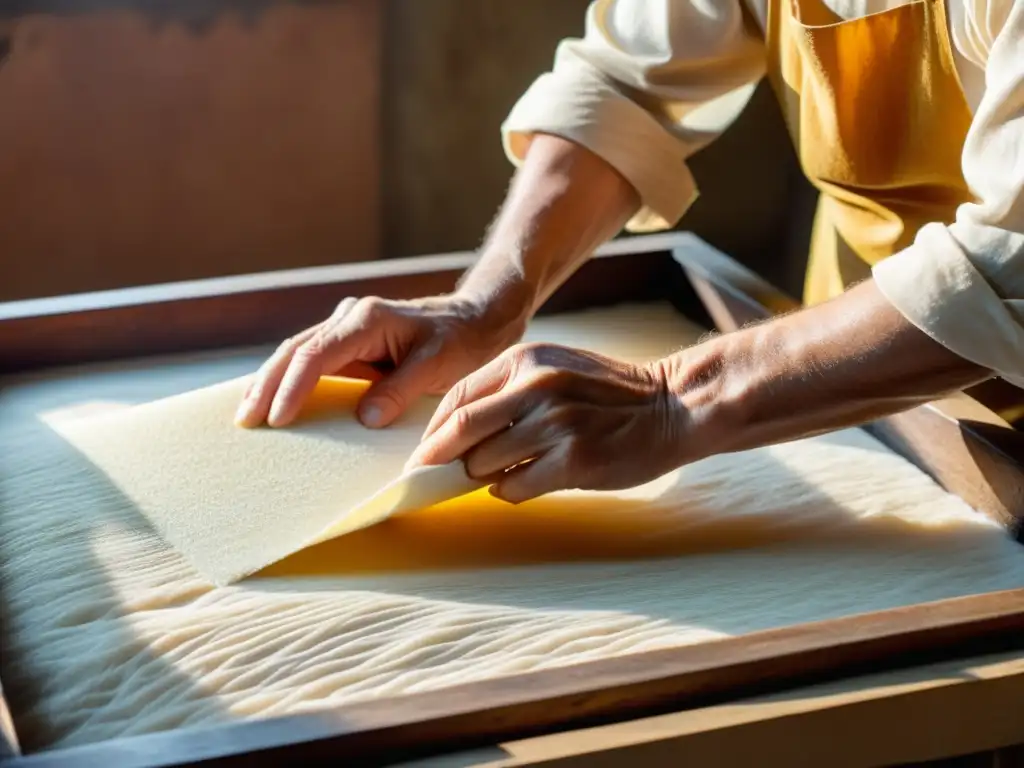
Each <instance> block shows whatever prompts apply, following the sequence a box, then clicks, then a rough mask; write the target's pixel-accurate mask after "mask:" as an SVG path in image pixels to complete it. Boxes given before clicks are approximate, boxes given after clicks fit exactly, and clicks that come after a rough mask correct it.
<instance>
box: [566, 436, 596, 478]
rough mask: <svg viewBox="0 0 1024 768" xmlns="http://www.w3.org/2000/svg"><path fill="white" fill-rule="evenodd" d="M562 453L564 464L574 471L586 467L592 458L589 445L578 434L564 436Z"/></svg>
mask: <svg viewBox="0 0 1024 768" xmlns="http://www.w3.org/2000/svg"><path fill="white" fill-rule="evenodd" d="M563 455H564V462H565V466H566V467H567V468H569V469H572V470H576V471H579V470H586V469H588V468H589V467H590V466H591V464H592V463H593V460H594V456H593V451H592V449H591V446H590V445H589V444H588V442H587V441H586V440H585V439H583V438H582V437H581V436H580V435H570V436H569V437H567V438H566V441H565V448H564V451H563Z"/></svg>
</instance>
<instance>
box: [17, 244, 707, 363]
mask: <svg viewBox="0 0 1024 768" xmlns="http://www.w3.org/2000/svg"><path fill="white" fill-rule="evenodd" d="M691 238H692V236H690V235H687V234H685V233H674V232H673V233H667V234H660V235H646V236H640V237H631V238H623V239H620V240H613V241H611V242H609V243H607V244H605V245H604V246H603V247H602V248H600V249H599V250H598V251H597V253H596V254H595V257H594V258H593V259H591V260H590V261H588V262H587V263H586V264H585V265H584V266H583V267H582V268H581V269H580V270H579V271H578V272H577V273H576V274H574V275H573V276H572V277H571V278H570V279H569V280H568V281H567V282H566V284H565V285H564V286H562V288H561V289H560V290H559V291H558V292H556V294H555V295H554V296H553V297H552V298H551V299H550V300H549V301H548V302H547V303H546V304H545V307H544V310H543V311H547V312H550V311H564V310H566V309H575V308H582V307H588V306H601V305H606V304H611V303H615V302H618V301H628V300H636V301H643V300H647V301H649V300H652V299H655V298H662V297H663V296H664V293H665V286H666V282H667V280H668V277H669V274H670V272H671V271H672V270H673V269H674V266H673V264H672V261H671V257H670V255H669V254H670V252H671V250H672V249H673V248H675V247H677V246H679V245H680V244H682V243H685V242H688V241H689V239H691ZM475 259H476V254H474V253H469V252H466V253H453V254H440V255H433V256H421V257H415V258H407V259H391V260H384V261H374V262H361V263H355V264H342V265H338V266H332V267H314V268H309V269H296V270H284V271H279V272H267V273H260V274H251V275H239V276H237V277H225V278H211V279H208V280H195V281H191V282H183V283H170V284H165V285H152V286H144V287H139V288H125V289H121V290H115V291H103V292H98V293H87V294H78V295H72V296H58V297H54V298H43V299H32V300H28V301H17V302H7V303H0V373H19V372H25V371H30V370H36V369H41V368H49V367H55V366H63V365H77V364H84V363H94V362H102V361H107V360H117V359H123V358H129V357H140V356H148V355H161V354H173V353H178V352H193V351H200V350H207V349H217V348H224V347H231V346H247V345H252V344H264V343H273V342H278V341H281V340H283V339H284V338H286V337H287V336H288V335H290V334H293V333H295V332H297V331H299V330H301V329H302V328H305V327H308V326H310V325H312V324H314V323H317V322H320V321H321V320H323V319H324V318H325V317H327V316H328V315H329V314H330V313H331V311H333V309H334V307H335V306H336V305H337V304H338V302H340V301H341V300H342V299H343V298H345V297H346V296H366V295H377V296H384V297H386V298H393V299H407V298H415V297H420V296H427V295H436V294H441V293H446V292H448V291H451V290H452V289H453V288H454V287H455V284H456V282H457V280H458V278H459V277H460V275H462V274H463V273H464V272H465V270H466V269H467V268H468V267H470V266H471V265H472V264H473V263H474V261H475Z"/></svg>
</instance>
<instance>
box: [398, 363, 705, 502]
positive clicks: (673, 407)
mask: <svg viewBox="0 0 1024 768" xmlns="http://www.w3.org/2000/svg"><path fill="white" fill-rule="evenodd" d="M688 423H689V418H688V414H687V413H686V411H685V410H684V409H683V407H682V406H681V404H680V402H679V401H678V400H677V399H676V398H675V397H673V396H672V395H671V394H670V393H669V391H668V388H667V383H666V381H665V376H664V371H663V370H662V368H661V366H660V365H659V364H653V365H647V366H637V365H629V364H626V363H622V362H618V361H616V360H611V359H608V358H605V357H601V356H599V355H594V354H591V353H587V352H581V351H578V350H574V349H568V348H566V347H561V346H556V345H553V344H522V345H517V346H515V347H512V348H510V349H508V350H507V351H505V352H504V353H503V354H502V355H500V356H499V357H498V358H497V359H495V360H494V361H493V362H491V363H490V364H488V365H486V366H484V367H483V368H482V369H480V370H479V371H476V372H475V373H472V374H470V375H469V376H468V377H467V378H465V379H463V380H462V381H460V382H459V383H458V384H456V385H455V387H454V388H453V389H452V390H451V391H450V392H449V393H448V395H447V396H446V397H445V399H444V400H443V401H442V403H441V405H440V406H439V408H438V410H437V412H436V413H435V415H434V418H433V420H432V421H431V422H430V425H429V426H428V427H427V431H426V433H425V435H424V441H423V442H422V443H421V445H420V447H419V448H418V449H417V451H416V453H415V454H414V455H413V456H412V458H411V459H410V461H409V465H410V466H415V465H421V464H444V463H447V462H450V461H453V460H455V459H458V458H460V457H461V458H462V459H463V460H464V462H465V465H466V470H467V472H468V473H469V475H470V476H471V477H474V478H477V479H480V480H483V481H485V482H489V483H490V482H494V485H493V487H492V493H494V494H495V495H496V496H498V497H499V498H501V499H504V500H506V501H510V502H514V503H518V502H521V501H525V500H527V499H530V498H533V497H535V496H539V495H541V494H544V493H549V492H552V491H557V490H562V489H569V488H584V489H592V490H610V489H617V488H627V487H632V486H635V485H639V484H641V483H644V482H646V481H648V480H652V479H654V478H656V477H658V476H659V475H661V474H664V473H665V472H667V471H669V470H671V469H672V468H673V466H674V465H675V464H676V463H678V459H679V455H680V446H682V444H683V434H684V432H685V431H686V429H687V425H688ZM524 462H527V463H524Z"/></svg>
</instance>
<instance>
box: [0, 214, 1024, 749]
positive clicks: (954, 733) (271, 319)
mask: <svg viewBox="0 0 1024 768" xmlns="http://www.w3.org/2000/svg"><path fill="white" fill-rule="evenodd" d="M472 259H473V256H472V255H471V254H453V255H447V256H432V257H423V258H419V259H405V260H400V261H388V262H382V263H370V264H357V265H345V266H339V267H324V268H313V269H307V270H296V271H290V272H278V273H265V274H257V275H249V276H245V277H238V278H223V279H216V280H205V281H199V282H191V283H179V284H169V285H162V286H149V287H144V288H135V289H126V290H122V291H113V292H107V293H100V294H87V295H77V296H67V297H60V298H55V299H45V300H37V301H28V302H18V303H9V304H2V305H0V371H2V372H3V373H7V374H13V373H24V372H28V371H40V370H44V369H52V368H56V367H59V366H64V365H73V364H80V363H89V362H95V361H101V360H104V361H116V360H126V359H130V358H133V357H139V356H145V355H153V354H165V353H174V352H187V351H198V350H214V349H218V348H225V347H231V346H239V345H249V344H257V343H264V342H273V341H277V340H280V339H281V338H284V337H285V336H287V335H288V334H291V333H294V332H295V331H297V330H299V329H301V328H302V327H305V326H306V325H309V324H312V323H314V322H317V321H318V320H320V319H322V318H323V317H324V316H326V315H327V314H328V313H329V312H330V311H331V309H333V307H334V305H335V304H336V303H337V302H338V301H339V300H340V299H342V298H343V297H345V296H359V295H367V294H374V295H382V296H387V297H392V298H405V297H412V296H417V295H424V294H431V293H438V292H443V291H446V290H449V289H450V288H451V287H452V286H453V285H454V282H455V280H456V278H457V277H458V275H459V274H460V273H461V272H462V271H463V270H464V269H465V268H466V267H467V266H468V265H469V264H470V263H471V262H472ZM680 265H681V266H682V269H680ZM666 299H667V300H670V301H671V302H672V303H673V304H674V305H675V306H676V307H677V308H678V309H679V310H680V311H682V312H684V313H687V314H689V315H691V316H692V317H694V318H696V319H703V320H707V319H708V318H709V317H710V319H711V320H712V321H713V322H714V323H715V324H716V325H717V326H718V327H719V328H720V329H722V330H728V329H730V328H731V327H735V325H736V324H738V323H743V322H747V321H749V320H754V319H757V318H760V317H764V316H766V315H767V314H770V313H771V312H774V311H786V310H788V309H790V308H792V307H793V306H794V303H793V302H792V300H790V299H787V298H786V297H785V296H783V295H781V294H780V293H779V292H777V291H775V290H774V289H772V288H771V286H769V285H767V284H765V283H764V282H763V281H761V280H759V279H758V278H757V277H756V276H755V275H752V274H751V273H749V272H747V271H746V270H744V269H743V268H742V267H740V266H739V265H737V264H735V263H734V262H732V261H731V260H729V259H728V258H726V257H725V256H723V255H722V254H720V253H718V252H716V251H714V250H713V249H711V248H710V247H708V246H707V245H705V244H703V243H702V242H700V241H699V240H697V239H696V238H693V237H692V236H689V235H686V234H667V235H658V236H651V237H644V238H636V239H630V240H620V241H616V242H614V243H612V244H610V245H609V246H607V247H605V248H604V249H602V251H601V252H600V254H599V256H598V257H597V258H595V259H593V260H592V261H591V262H589V263H588V264H587V265H586V266H585V267H583V268H582V269H581V270H580V271H579V272H578V273H577V274H576V275H575V276H574V277H573V278H572V279H571V280H569V281H568V282H567V283H566V285H565V286H564V287H563V288H562V289H561V290H560V291H559V292H558V293H557V294H556V295H555V296H554V297H553V298H552V299H551V301H550V302H548V304H547V305H546V306H545V308H544V311H545V312H560V311H567V310H571V309H580V308H584V307H595V306H600V305H608V304H612V303H617V302H622V301H657V300H666ZM870 429H871V430H872V431H873V432H874V433H875V434H876V435H878V437H879V438H880V439H881V440H882V441H883V442H885V443H887V444H888V445H889V446H890V447H892V448H893V449H894V450H896V451H897V452H899V453H901V454H902V455H904V456H906V457H907V458H909V459H910V460H911V461H914V462H915V463H916V464H918V466H920V467H921V468H922V469H924V470H925V471H927V472H929V473H930V474H931V475H932V476H933V477H935V478H936V479H937V480H938V481H939V482H940V483H941V484H942V485H943V486H944V487H945V488H946V489H947V490H949V491H951V492H953V493H956V494H958V495H960V496H961V497H963V498H964V499H965V500H967V501H968V502H969V503H971V504H972V505H973V506H974V507H975V508H977V509H978V510H980V511H982V512H984V513H985V514H987V515H989V516H991V517H992V518H993V519H995V520H998V521H999V522H1000V523H1002V524H1004V525H1005V526H1006V528H1007V530H1008V531H1009V532H1010V534H1011V535H1019V532H1020V521H1021V520H1022V519H1024V502H1022V485H1024V469H1022V462H1024V445H1022V442H1021V435H1020V434H1019V433H1018V432H1016V431H1014V430H1013V429H1011V428H1010V427H1009V425H1007V424H1006V423H1005V422H1003V421H1001V420H1000V419H999V418H998V417H997V416H995V414H993V413H991V412H990V411H988V410H987V409H985V408H984V407H982V406H981V405H980V404H978V403H976V402H974V401H972V400H971V399H970V398H966V397H958V398H952V399H950V400H948V401H945V402H943V403H938V404H935V405H929V406H925V407H921V408H917V409H915V410H913V411H911V412H908V413H906V414H901V415H899V416H896V417H892V418H889V419H885V420H882V421H881V422H879V423H877V424H874V425H871V427H870ZM0 439H2V436H0ZM0 513H2V512H0ZM1022 556H1024V551H1022ZM1022 648H1024V589H1015V590H1010V591H1005V592H1000V593H989V594H981V595H975V596H971V597H966V598H959V599H953V600H945V601H942V602H937V603H931V604H926V605H913V606H908V607H905V608H899V609H895V610H889V611H884V612H879V613H871V614H864V615H859V616H851V617H846V618H842V619H836V620H830V621H823V622H818V623H814V624H804V625H797V626H790V627H785V628H782V629H776V630H770V631H765V632H758V633H753V634H748V635H741V636H737V637H732V638H728V639H724V640H718V641H714V642H708V643H704V644H700V645H696V646H691V647H685V648H679V649H672V650H661V651H652V652H647V653H640V654H634V655H630V656H624V657H620V658H615V659H609V660H603V661H595V662H588V663H585V664H578V665H575V666H571V667H565V668H560V669H553V670H550V671H544V672H535V673H530V674H523V675H518V676H513V677H506V678H501V679H496V680H492V681H486V682H479V683H471V684H466V685H461V686H458V687H453V688H449V689H446V690H445V691H443V692H435V693H430V694H414V695H407V696H401V697H395V698H390V699H382V700H377V701H372V702H368V703H363V704H355V705H351V706H343V707H338V708H336V709H329V710H325V711H323V712H320V713H317V714H310V715H302V716H295V717H288V718H281V719H275V720H268V721H261V722H253V723H243V724H239V725H230V726H224V727H218V728H212V729H209V730H206V731H197V732H192V733H189V734H188V735H185V734H178V733H175V732H167V733H161V734H154V735H149V736H142V737H138V738H125V739H118V740H115V741H111V742H105V743H100V744H96V745H93V746H89V747H83V748H80V749H75V750H68V751H64V752H51V753H45V754H40V755H37V756H30V757H25V758H12V759H11V760H10V766H11V767H12V768H14V767H15V766H19V767H20V766H25V767H26V768H27V767H28V766H54V765H62V766H63V765H75V766H83V767H85V766H103V768H127V767H128V766H158V765H159V766H171V765H194V764H202V765H245V766H250V765H278V764H281V763H283V762H286V761H293V762H307V761H312V760H317V759H325V758H331V759H334V760H338V761H339V762H341V763H343V764H345V765H353V764H370V765H381V764H388V763H394V762H395V761H398V760H402V759H406V760H407V759H409V758H411V757H414V756H430V755H445V754H447V755H448V756H449V758H450V759H453V760H454V759H460V758H458V755H457V754H453V753H455V752H457V751H458V750H463V749H465V748H469V747H475V746H483V747H485V748H492V749H493V746H492V745H494V744H498V743H502V744H504V745H505V746H504V748H503V749H504V751H505V752H506V753H510V754H512V755H514V756H517V757H515V758H514V760H519V762H514V761H513V762H511V763H508V762H506V763H501V764H516V765H518V764H545V765H553V764H558V765H577V764H579V765H584V764H585V765H605V764H610V762H609V761H618V762H626V761H628V760H633V761H634V762H636V761H638V760H642V764H644V765H651V764H658V763H657V762H656V760H668V761H669V762H671V760H670V759H669V758H668V757H665V756H666V755H669V756H674V757H678V756H681V755H686V756H687V757H688V759H692V760H693V761H694V764H709V763H708V761H711V760H713V762H712V764H715V765H732V764H736V765H742V764H751V763H750V762H744V760H748V761H749V760H750V759H752V758H753V759H756V761H757V762H756V764H761V765H776V764H777V765H794V764H800V761H799V760H797V759H796V757H795V755H797V754H804V753H805V754H806V755H809V756H811V757H814V756H818V757H820V758H821V759H819V760H817V761H811V762H809V763H806V764H815V765H820V764H822V763H823V761H824V762H827V763H828V764H829V765H874V764H880V763H879V760H882V762H891V761H892V759H898V760H903V761H906V760H919V759H930V758H934V757H939V756H944V755H950V754H953V753H955V752H957V751H963V752H970V751H979V750H987V749H993V748H996V747H1001V746H1005V745H1009V744H1013V743H1017V742H1022V741H1024V731H1022V730H1021V729H1022V728H1024V714H1021V713H1024V687H1022V675H1024V669H1022V661H1021V655H1020V653H1021V649H1022ZM0 650H2V649H0ZM991 654H1002V655H1001V656H991V657H990V658H988V659H987V660H986V658H985V655H991ZM964 659H973V660H971V661H964ZM924 664H932V665H938V666H932V667H927V668H921V669H913V667H920V666H921V665H924ZM893 670H896V671H895V672H894V671H893ZM886 671H887V672H888V675H889V676H888V677H886V676H882V677H875V678H873V679H872V678H868V679H867V680H865V679H857V676H858V675H864V674H867V673H871V674H874V675H880V674H882V673H883V672H886ZM807 686H825V687H817V688H815V687H807ZM757 696H760V697H762V698H760V699H757V698H755V699H752V700H751V699H750V697H757ZM766 696H767V697H768V698H764V697H766ZM915 713H916V714H915ZM15 714H16V713H15ZM925 715H926V717H925ZM922 717H925V719H923V720H922V719H921V718H922ZM915 718H916V719H915ZM610 723H615V724H614V725H610ZM580 729H585V730H580ZM595 729H596V730H595ZM0 732H2V733H3V735H4V738H3V740H0V754H3V751H2V750H4V749H5V750H6V751H7V754H8V755H10V754H14V753H16V751H17V740H16V734H15V733H14V731H13V727H12V726H11V723H10V721H9V720H3V719H0ZM552 734H554V735H552ZM864 734H874V735H875V736H872V737H865V736H864ZM880 734H884V735H885V738H884V739H882V738H881V736H880ZM831 735H834V736H835V738H836V739H837V741H836V742H835V744H836V746H833V747H829V745H828V743H827V740H826V739H825V738H824V737H825V736H831ZM858 735H860V738H858ZM876 736H877V737H878V738H876ZM889 736H892V739H891V740H890V739H889ZM890 741H891V743H890ZM876 742H877V743H876ZM883 747H884V750H883ZM830 749H831V751H828V750H830ZM594 750H597V753H598V754H595V753H594ZM800 750H804V751H805V752H803V753H801V752H800ZM491 754H497V753H494V752H491ZM715 755H717V757H714V758H712V757H711V756H715ZM822 756H825V757H822ZM506 758H507V755H506ZM826 758H827V759H826ZM883 758H884V759H883ZM468 759H471V760H472V759H477V758H474V757H472V756H470V757H469V758H468ZM531 761H532V762H531ZM574 761H575V762H574ZM652 761H655V762H652ZM794 761H795V762H794ZM618 762H615V764H618ZM5 765H6V763H5Z"/></svg>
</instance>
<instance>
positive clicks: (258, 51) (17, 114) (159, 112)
mask: <svg viewBox="0 0 1024 768" xmlns="http://www.w3.org/2000/svg"><path fill="white" fill-rule="evenodd" d="M16 5H19V6H20V8H16V7H14V6H11V7H8V8H6V9H5V8H4V7H3V6H0V39H3V40H4V43H3V45H4V49H5V50H6V56H5V60H4V62H3V63H2V65H0V259H2V262H0V264H2V268H0V299H10V298H15V297H19V296H37V295H47V294H55V293H66V292H74V291H82V290H95V289H103V288H112V287H119V286H123V285H134V284H139V283H147V282H164V281H169V280H182V279H189V278H195V277H202V276H212V275H221V274H230V273H239V272H249V271H257V270H265V269H274V268H280V267H285V266H289V265H313V264H326V263H332V262H334V261H336V260H337V259H338V257H339V254H345V255H349V256H351V255H354V254H361V255H362V254H365V255H369V256H372V255H374V254H376V253H377V252H378V251H379V236H380V233H379V225H378V220H379V205H380V197H379V184H380V172H379V156H380V143H379V141H380V139H379V137H380V131H379V125H378V99H379V91H380V88H379V85H380V66H379V58H380V57H379V34H378V32H379V26H378V25H379V22H380V17H381V14H380V7H379V6H380V3H379V2H377V0H338V1H337V2H322V3H313V2H310V3H286V2H260V0H252V2H251V4H250V5H249V6H246V4H244V3H231V2H218V1H217V0H206V1H205V2H196V0H184V2H177V3H176V2H170V1H168V2H166V3H152V2H150V3H147V2H145V0H142V1H141V2H135V3H131V2H113V1H111V2H97V1H95V0H93V1H92V2H90V0H84V1H81V0H80V1H79V2H65V3H52V2H44V1H43V0H37V1H36V2H31V1H30V0H25V1H24V2H21V3H19V4H16ZM243 11H244V12H243Z"/></svg>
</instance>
